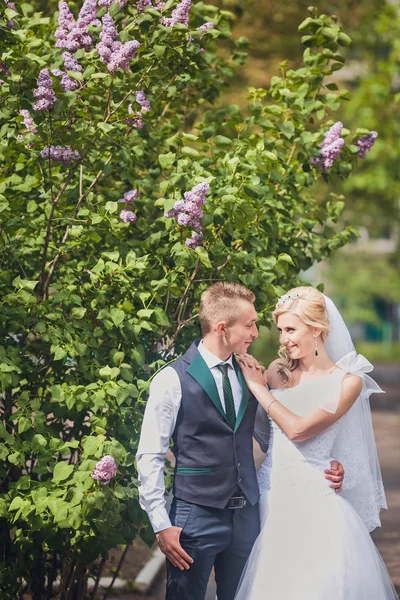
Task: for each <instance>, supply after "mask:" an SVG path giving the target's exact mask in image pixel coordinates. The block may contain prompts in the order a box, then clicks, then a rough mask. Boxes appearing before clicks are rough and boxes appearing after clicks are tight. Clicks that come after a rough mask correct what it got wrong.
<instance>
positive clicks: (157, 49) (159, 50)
mask: <svg viewBox="0 0 400 600" xmlns="http://www.w3.org/2000/svg"><path fill="white" fill-rule="evenodd" d="M165 50H166V46H160V45H159V44H154V46H153V52H154V54H155V55H156V56H157V58H160V56H162V55H163V54H164V52H165Z"/></svg>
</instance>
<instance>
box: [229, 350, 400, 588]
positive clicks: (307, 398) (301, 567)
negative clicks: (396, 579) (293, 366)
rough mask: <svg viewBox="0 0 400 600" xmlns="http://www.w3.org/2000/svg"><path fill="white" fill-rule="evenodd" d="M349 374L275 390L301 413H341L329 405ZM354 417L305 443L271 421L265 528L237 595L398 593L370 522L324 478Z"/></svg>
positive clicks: (264, 469)
mask: <svg viewBox="0 0 400 600" xmlns="http://www.w3.org/2000/svg"><path fill="white" fill-rule="evenodd" d="M362 358H363V357H362ZM364 360H365V359H364ZM366 362H367V361H366ZM368 364H369V363H368ZM344 375H345V371H343V370H342V369H339V368H337V369H336V370H334V371H333V372H332V373H331V374H329V375H327V376H323V377H320V378H318V379H316V380H312V381H306V382H303V383H300V384H299V385H297V386H295V387H293V388H290V389H285V390H274V391H272V393H273V395H274V396H275V397H276V398H277V399H278V400H279V402H281V403H282V404H283V405H284V406H286V407H287V408H288V409H289V410H291V411H292V412H294V413H296V414H297V415H299V416H302V415H304V414H305V413H306V412H308V411H309V410H311V409H313V408H315V407H320V408H324V409H326V410H328V411H329V412H334V410H333V411H332V410H330V409H329V408H328V407H329V405H331V406H332V401H333V404H334V400H335V398H336V403H337V398H338V394H339V393H340V387H341V383H342V379H343V377H344ZM346 416H347V415H344V416H343V417H342V419H339V421H337V422H336V423H334V424H333V425H332V426H331V427H329V428H328V429H326V430H325V431H323V432H322V433H320V434H318V435H316V436H315V437H313V438H310V439H308V440H306V441H303V442H292V441H290V440H289V438H288V437H287V436H286V435H285V433H283V431H282V430H281V429H280V428H279V427H278V426H277V425H276V424H275V423H274V421H273V420H271V434H270V442H269V449H268V453H267V456H266V458H265V460H264V462H263V464H262V466H261V468H260V471H259V474H258V478H259V485H260V492H261V498H260V517H261V532H260V535H259V536H258V538H257V540H256V542H255V544H254V546H253V550H252V552H251V555H250V557H249V559H248V562H247V565H246V567H245V570H244V573H243V575H242V580H241V582H240V584H239V587H238V591H237V594H236V596H235V600H397V594H396V592H395V589H394V587H393V585H392V583H391V581H390V578H389V575H388V573H387V570H386V567H385V565H384V563H383V561H382V559H381V557H380V555H379V553H378V551H377V549H376V547H375V545H374V543H373V542H372V540H371V537H370V534H369V531H368V529H367V527H366V525H365V524H364V522H363V520H362V519H361V518H360V516H359V514H358V513H357V511H356V510H355V508H354V507H353V506H352V504H350V502H348V501H347V500H345V499H344V497H343V495H341V494H337V493H336V492H335V491H334V490H333V489H332V488H330V487H329V482H328V481H327V480H326V479H325V477H324V469H326V468H329V465H330V461H331V460H332V459H334V458H337V457H335V456H332V449H333V446H334V442H335V438H336V436H337V434H338V429H339V424H340V423H342V420H343V419H346ZM350 447H351V446H350ZM342 462H343V466H344V468H345V469H346V460H345V457H344V458H342ZM382 493H383V492H382ZM366 498H368V496H366Z"/></svg>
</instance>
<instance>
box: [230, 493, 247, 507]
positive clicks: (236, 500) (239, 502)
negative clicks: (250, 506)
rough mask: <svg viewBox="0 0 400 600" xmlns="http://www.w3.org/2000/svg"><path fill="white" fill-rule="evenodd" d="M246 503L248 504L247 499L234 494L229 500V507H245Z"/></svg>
mask: <svg viewBox="0 0 400 600" xmlns="http://www.w3.org/2000/svg"><path fill="white" fill-rule="evenodd" d="M245 504H246V500H245V498H243V496H233V497H232V498H231V499H230V500H229V505H228V508H229V509H235V508H243V507H244V506H245Z"/></svg>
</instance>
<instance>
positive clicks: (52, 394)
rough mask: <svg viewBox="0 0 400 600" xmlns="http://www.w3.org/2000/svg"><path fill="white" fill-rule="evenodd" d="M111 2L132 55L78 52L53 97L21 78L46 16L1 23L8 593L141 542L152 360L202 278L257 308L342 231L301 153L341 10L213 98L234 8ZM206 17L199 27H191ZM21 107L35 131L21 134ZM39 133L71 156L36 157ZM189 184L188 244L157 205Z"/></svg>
mask: <svg viewBox="0 0 400 600" xmlns="http://www.w3.org/2000/svg"><path fill="white" fill-rule="evenodd" d="M73 6H74V7H75V5H73ZM167 7H168V8H169V9H171V8H172V3H167ZM104 12H105V9H101V11H99V15H102V14H104ZM111 12H112V14H113V16H114V18H115V21H116V24H117V27H118V30H119V31H120V37H121V40H123V41H124V42H125V41H127V40H131V39H136V40H138V41H139V42H140V44H141V47H140V49H139V50H138V52H137V53H136V55H135V57H134V59H133V61H132V63H131V67H130V69H129V70H128V71H122V70H117V71H115V72H114V73H109V72H108V71H107V69H106V67H105V66H104V64H102V63H101V62H100V61H99V58H98V55H97V52H96V50H95V49H93V50H90V51H88V52H85V51H84V50H79V51H78V52H77V54H76V57H77V58H78V60H79V62H80V64H81V65H82V67H83V71H82V74H79V73H78V72H74V73H71V74H70V75H71V76H73V77H74V78H75V79H76V80H77V81H78V82H79V86H80V87H79V89H78V90H76V91H75V92H67V93H65V92H64V91H63V89H62V88H61V87H60V86H59V85H58V84H55V86H54V89H55V92H56V95H57V101H56V103H55V104H54V106H53V108H52V110H51V111H49V112H48V111H41V112H39V111H33V110H32V104H33V102H34V96H33V91H34V89H35V88H36V79H37V76H38V73H39V71H40V70H41V69H42V68H48V69H49V70H51V69H53V68H58V67H60V65H62V63H61V52H62V51H61V50H60V49H58V48H56V47H55V39H54V31H55V27H56V25H57V19H56V17H57V15H55V16H53V15H50V16H45V15H43V14H41V13H37V12H35V5H34V4H30V3H24V4H23V5H21V7H20V8H18V10H17V14H16V15H13V16H12V18H13V20H14V21H15V26H14V27H13V28H9V27H8V26H7V24H6V20H5V19H3V20H2V21H1V22H0V26H1V27H2V29H1V33H2V37H1V42H0V44H1V46H0V48H1V59H0V60H1V62H2V64H3V65H4V66H3V73H2V77H3V79H4V83H3V85H2V87H1V90H0V99H1V106H0V120H1V122H0V125H1V127H0V136H1V137H0V159H1V161H2V166H1V170H0V210H1V212H0V219H1V221H0V227H1V237H0V241H1V245H2V270H1V273H0V293H1V299H2V300H1V305H0V311H1V319H0V323H1V325H0V329H1V339H2V340H3V342H2V346H1V348H0V361H1V362H0V385H1V398H0V406H1V417H2V420H1V425H0V439H1V442H0V457H1V464H0V477H1V478H2V484H1V488H0V517H1V527H2V529H3V532H4V540H5V542H4V544H5V546H4V550H3V552H2V555H1V559H0V561H1V574H0V583H1V586H2V589H3V590H4V591H3V596H2V597H3V598H4V600H7V599H11V598H12V599H14V598H15V597H17V596H18V595H20V594H21V593H22V590H23V589H24V585H25V584H26V586H27V589H29V590H30V591H31V592H32V594H33V596H34V597H35V598H42V597H43V594H44V586H45V581H46V577H48V578H49V581H50V582H51V581H52V578H54V576H55V574H56V573H57V571H58V570H59V569H61V592H60V597H62V598H65V599H67V598H81V597H83V596H81V595H79V594H82V593H84V592H82V589H84V585H83V583H82V581H84V578H85V577H86V578H87V576H88V574H89V571H90V568H93V566H91V565H92V563H93V560H94V559H95V558H97V557H98V556H100V555H103V556H105V555H107V552H108V550H109V549H110V548H111V547H113V546H115V545H116V544H128V543H130V542H131V541H132V540H133V539H134V537H135V535H136V534H137V533H139V532H140V534H141V535H142V536H143V537H144V538H145V539H146V540H148V539H149V528H148V524H147V521H146V518H145V516H144V514H143V512H142V511H141V509H140V507H139V504H138V499H137V496H138V493H137V485H138V481H137V479H136V471H135V465H134V456H135V452H136V448H137V443H138V438H139V430H140V423H141V414H142V411H143V407H144V404H145V398H146V393H147V391H148V387H149V380H150V376H151V375H152V374H154V373H155V372H156V371H157V370H158V369H159V368H160V367H162V366H163V365H164V364H165V361H166V360H167V358H168V357H169V358H170V357H171V353H172V352H175V353H178V352H180V351H181V350H182V349H183V348H184V347H185V346H186V345H187V344H188V342H189V341H190V340H191V339H192V338H193V337H194V336H196V335H197V334H198V326H197V324H196V322H195V317H196V314H197V307H198V302H199V298H200V295H201V293H202V291H203V290H204V289H205V287H206V285H208V284H209V283H211V282H212V281H215V280H218V279H227V280H238V281H241V282H242V283H244V284H245V285H247V286H249V287H251V288H252V289H254V291H256V292H257V309H258V311H259V313H260V317H261V319H260V322H261V323H267V322H268V321H269V318H270V317H269V315H270V309H271V307H272V305H273V304H274V302H275V299H276V297H277V296H278V295H280V294H281V293H282V292H283V291H284V289H286V288H287V287H288V286H290V285H292V284H294V283H295V282H296V280H297V275H298V273H299V271H300V270H301V269H307V268H308V267H309V266H310V265H312V264H313V263H314V262H315V261H319V260H322V259H323V258H325V257H327V256H329V255H330V254H331V253H332V252H334V251H335V250H336V249H337V248H339V247H340V246H343V245H344V244H346V243H347V242H348V241H349V240H350V239H352V238H354V236H355V235H356V232H355V231H354V230H353V229H352V228H350V227H348V228H346V229H344V230H343V231H337V229H336V228H335V223H336V222H337V220H338V218H339V216H340V214H341V212H342V211H343V208H344V203H343V201H342V198H341V197H340V196H335V195H331V196H330V198H329V200H325V201H323V202H321V201H317V200H316V199H315V197H314V196H313V192H312V188H313V185H314V183H315V182H316V181H317V180H318V179H320V177H321V173H320V170H319V167H315V166H313V165H312V164H311V163H310V159H311V157H313V156H315V155H317V154H318V145H319V144H320V143H321V142H322V140H323V132H324V131H325V130H326V129H327V127H328V126H329V125H331V124H332V122H333V121H332V120H331V114H330V113H331V111H334V110H336V109H337V108H338V106H339V105H340V102H341V100H342V99H343V98H345V93H344V92H337V93H332V91H335V90H334V89H332V85H331V84H327V85H325V82H324V78H325V77H327V76H330V75H332V73H333V72H334V71H336V70H337V69H339V68H341V66H342V65H343V62H344V59H343V57H342V55H341V53H340V47H341V46H342V45H346V44H347V43H348V41H349V40H348V39H347V36H346V34H345V33H344V32H343V31H342V29H341V27H340V26H338V25H337V24H336V23H335V22H333V21H331V19H329V18H328V17H327V16H324V15H322V16H320V17H319V16H318V15H317V14H316V13H315V11H313V12H312V17H310V18H309V19H307V20H306V21H305V22H304V23H303V24H302V25H301V33H302V35H303V38H302V39H303V43H304V45H305V46H306V48H305V51H304V56H303V65H302V66H301V67H300V68H299V69H297V70H293V69H288V68H287V64H286V63H282V65H281V74H280V76H279V77H278V76H276V77H274V78H273V79H272V81H271V86H270V88H269V89H268V90H266V89H255V88H253V89H250V91H249V100H250V102H249V113H248V115H243V114H242V113H241V112H240V110H239V107H238V106H237V105H225V106H222V107H219V108H218V107H215V106H213V102H214V101H215V100H216V99H217V98H218V96H219V94H220V92H221V90H222V89H223V88H224V87H225V86H226V82H227V79H228V78H229V77H230V76H231V75H232V74H233V72H234V69H235V68H236V67H237V66H238V65H239V64H240V63H241V62H243V60H244V56H245V53H246V41H245V40H243V39H239V40H237V41H236V42H235V43H234V49H233V51H232V53H231V55H229V56H228V57H227V58H223V55H224V53H221V52H220V51H219V47H218V46H217V40H218V39H219V38H221V39H227V40H228V39H229V38H230V35H231V34H230V25H231V22H232V20H233V15H232V14H231V13H230V12H228V11H219V10H218V9H217V8H216V7H214V6H212V5H205V4H204V3H202V2H198V3H196V4H194V5H193V7H192V12H191V22H190V28H188V27H186V26H184V25H179V26H175V27H174V28H167V27H164V26H163V25H161V24H160V16H161V15H160V13H158V12H157V11H155V10H147V11H145V12H143V13H142V14H141V15H137V14H136V12H135V8H134V6H133V5H131V4H128V5H127V6H126V7H125V8H124V9H123V10H120V9H119V8H118V6H117V5H113V6H112V8H111ZM6 18H7V19H8V18H10V15H6ZM211 19H212V20H213V22H214V24H215V27H214V29H213V30H209V31H208V32H207V34H206V35H205V36H204V39H203V40H201V41H200V39H199V32H198V31H197V30H196V27H198V26H200V25H201V24H203V23H204V22H205V21H210V20H211ZM189 34H190V35H191V36H192V37H193V40H191V41H189V40H188V35H189ZM93 35H95V36H98V31H96V28H94V33H93ZM203 46H204V47H205V52H204V53H200V52H199V50H200V47H203ZM54 81H55V80H54ZM140 89H142V90H144V91H145V93H146V96H147V98H148V99H149V101H150V105H151V110H150V111H149V112H148V113H145V116H144V120H145V126H144V128H143V129H136V128H135V127H134V126H132V125H131V124H127V122H126V120H127V118H128V115H129V113H128V105H129V104H133V105H134V104H135V91H137V90H140ZM203 105H204V109H203V108H202V107H203ZM21 109H27V110H29V111H30V112H31V114H32V116H33V119H34V122H35V125H36V128H37V134H34V133H31V132H26V131H24V129H25V127H24V126H23V124H22V117H21V116H20V114H19V111H20V110H21ZM321 122H322V123H321ZM348 134H349V133H348V132H347V135H348ZM18 136H22V137H18ZM51 145H61V146H67V145H68V146H71V148H72V149H73V150H75V151H79V153H80V155H81V159H80V160H76V161H74V162H72V163H70V164H69V165H67V166H62V165H61V164H60V163H57V162H55V161H52V160H49V159H43V158H41V156H40V153H41V151H42V150H43V149H45V148H49V147H50V146H51ZM355 162H356V158H355V152H354V146H352V144H351V143H350V144H348V145H346V147H345V148H344V149H343V151H342V153H341V157H340V159H339V160H338V161H336V163H335V166H334V167H333V168H332V169H331V171H330V173H329V176H328V175H327V174H324V177H325V180H326V181H330V179H331V178H332V177H334V178H336V179H339V180H340V179H343V178H345V177H347V176H348V175H349V174H350V172H351V171H352V169H353V167H354V165H355ZM202 181H207V182H208V183H209V184H210V193H209V195H208V197H207V203H206V206H205V207H204V208H205V214H204V219H203V228H204V231H203V233H204V244H203V245H202V246H200V247H198V248H196V250H191V249H189V248H187V247H185V238H187V237H188V236H190V233H191V231H190V230H189V229H188V228H187V227H181V226H178V225H177V222H176V221H175V219H170V218H166V217H165V216H164V211H169V210H170V209H171V208H172V206H173V205H174V203H175V201H176V200H178V199H180V198H182V195H183V193H184V192H185V191H188V190H190V189H191V188H192V187H193V186H194V185H195V184H197V183H200V182H202ZM133 188H135V189H137V190H139V192H140V195H139V197H138V198H137V199H136V200H135V202H134V210H135V212H136V214H137V221H136V222H135V223H124V222H122V221H121V219H120V218H119V216H118V212H119V208H120V207H121V204H119V203H118V200H119V199H120V198H122V197H123V195H124V193H125V192H127V191H128V190H131V189H133ZM105 454H109V455H111V456H113V457H114V459H115V461H116V463H117V465H118V473H117V476H116V478H115V480H114V481H113V482H112V483H111V484H110V485H109V486H101V485H100V484H99V483H98V482H96V481H94V480H93V479H92V478H91V476H90V474H91V472H92V470H93V468H94V466H95V464H96V462H97V461H98V460H99V459H100V458H101V457H102V456H103V455H105ZM82 565H84V566H88V569H87V570H86V575H85V576H84V575H83V574H82V573H83V572H82V568H83V567H82ZM61 567H62V568H61ZM24 582H25V583H24ZM68 582H69V583H68ZM67 583H68V585H69V587H68V586H67ZM67 587H68V591H67Z"/></svg>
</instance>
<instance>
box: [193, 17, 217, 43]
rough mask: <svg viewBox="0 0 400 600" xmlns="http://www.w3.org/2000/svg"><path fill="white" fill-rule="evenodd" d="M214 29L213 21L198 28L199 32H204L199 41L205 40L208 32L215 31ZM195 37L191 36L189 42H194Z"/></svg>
mask: <svg viewBox="0 0 400 600" xmlns="http://www.w3.org/2000/svg"><path fill="white" fill-rule="evenodd" d="M213 27H214V23H213V22H212V21H207V23H203V25H200V27H197V31H202V32H203V35H201V36H200V38H199V39H201V40H202V39H203V37H204V36H205V34H206V33H207V31H208V30H209V29H213ZM193 39H194V38H193V37H192V36H191V35H189V42H192V41H193Z"/></svg>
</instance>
